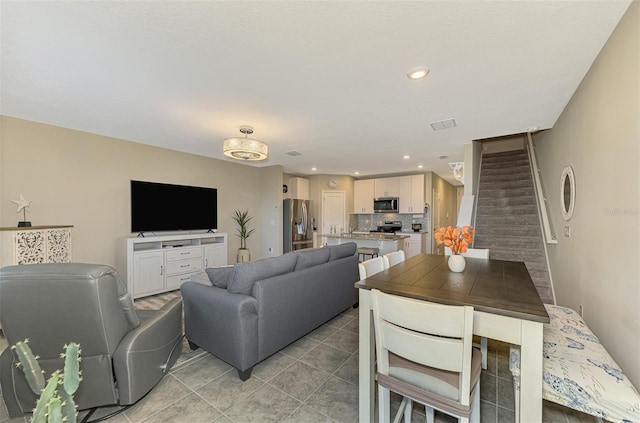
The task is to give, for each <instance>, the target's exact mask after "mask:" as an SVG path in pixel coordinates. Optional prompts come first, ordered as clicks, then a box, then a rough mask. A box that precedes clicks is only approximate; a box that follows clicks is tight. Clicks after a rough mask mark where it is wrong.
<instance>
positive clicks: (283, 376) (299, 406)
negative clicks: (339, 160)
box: [0, 293, 595, 423]
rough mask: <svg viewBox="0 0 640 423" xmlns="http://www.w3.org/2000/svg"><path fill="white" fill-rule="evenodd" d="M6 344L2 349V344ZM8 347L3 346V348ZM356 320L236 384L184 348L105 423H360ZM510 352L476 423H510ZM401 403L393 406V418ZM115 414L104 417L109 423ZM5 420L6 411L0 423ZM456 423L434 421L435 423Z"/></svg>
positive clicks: (492, 373)
mask: <svg viewBox="0 0 640 423" xmlns="http://www.w3.org/2000/svg"><path fill="white" fill-rule="evenodd" d="M175 295H176V294H175V293H174V294H163V295H162V296H156V297H150V298H147V299H144V300H138V301H136V307H137V308H157V307H159V306H160V305H161V304H163V303H164V302H165V301H167V300H168V299H169V298H171V297H172V296H175ZM2 343H3V344H2ZM5 346H6V341H4V338H0V348H4V347H5ZM357 347H358V312H357V310H356V309H350V310H347V311H345V312H344V313H343V314H341V315H339V316H338V317H336V318H334V319H333V320H331V321H330V322H328V323H327V324H325V325H323V326H321V327H320V328H318V329H316V330H315V331H313V332H311V333H309V334H308V335H307V336H305V337H303V338H301V339H300V340H298V341H297V342H295V343H293V344H291V345H289V346H288V347H287V348H285V349H283V350H282V351H280V352H278V353H276V354H274V355H273V356H271V357H270V358H268V359H267V360H265V361H263V362H262V363H260V364H258V365H257V366H256V367H255V368H254V370H253V374H252V376H251V378H250V379H249V380H248V381H246V382H240V380H239V379H238V376H237V372H236V370H235V369H233V368H232V367H231V366H229V365H228V364H226V363H224V362H223V361H221V360H219V359H217V358H215V357H213V356H211V355H210V354H208V353H206V352H204V351H202V350H196V351H191V350H189V348H188V345H187V344H186V343H185V344H184V345H183V351H184V352H183V354H182V356H181V357H180V359H179V361H178V363H176V365H175V366H174V367H173V368H172V369H171V371H170V372H169V374H168V375H167V376H166V377H165V378H164V379H163V380H162V381H161V382H160V383H159V384H158V386H156V387H155V388H154V389H153V390H152V391H151V392H150V393H149V394H148V395H147V396H146V397H145V398H143V399H142V400H141V401H139V403H138V404H136V405H135V406H134V407H132V408H130V409H128V410H126V411H125V412H124V413H121V414H119V415H117V416H115V417H113V418H110V419H108V420H106V421H108V422H110V423H138V422H145V423H156V422H189V423H209V422H216V423H226V422H237V423H240V422H291V423H293V422H296V423H304V422H313V423H315V422H332V423H335V422H344V423H352V422H356V421H357V420H358V386H357V384H358V352H357ZM507 357H508V345H506V344H502V343H492V342H490V343H489V356H488V358H489V360H488V369H487V370H485V371H483V373H482V379H481V401H482V402H481V421H482V422H483V423H507V422H513V421H514V411H513V409H514V403H513V385H512V383H511V377H510V374H509V369H508V362H507ZM399 402H400V399H399V398H398V397H397V396H393V398H392V403H393V406H392V412H395V409H396V408H397V407H398V404H399ZM414 409H415V412H414V413H413V418H412V421H415V422H418V421H424V419H425V417H424V408H422V407H421V406H415V407H414ZM115 410H116V409H115V408H110V409H106V410H101V412H100V414H98V413H97V414H96V416H101V415H106V414H108V413H109V412H112V411H115ZM94 418H95V416H94ZM543 418H544V422H545V423H587V422H589V423H591V422H594V421H595V420H594V419H593V418H592V417H590V416H587V415H584V414H581V413H578V412H574V411H572V410H569V409H567V408H565V407H561V406H558V405H555V404H552V403H546V402H545V405H544V417H543ZM23 421H25V419H23V418H19V419H9V418H8V416H7V412H6V409H5V407H4V402H3V406H2V407H1V410H0V422H23ZM455 421H456V420H455V419H453V418H452V417H450V416H446V415H443V414H436V422H437V423H450V422H455Z"/></svg>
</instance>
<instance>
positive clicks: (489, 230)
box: [474, 222, 541, 238]
mask: <svg viewBox="0 0 640 423" xmlns="http://www.w3.org/2000/svg"><path fill="white" fill-rule="evenodd" d="M474 229H475V230H476V238H478V237H483V238H484V237H487V236H491V235H499V236H507V235H506V234H509V235H508V236H512V237H518V236H537V237H540V236H541V234H540V228H539V227H538V225H536V226H533V225H528V226H523V225H500V226H497V225H486V224H483V223H481V222H479V223H477V224H476V226H475V227H474Z"/></svg>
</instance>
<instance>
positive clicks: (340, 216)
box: [321, 191, 347, 245]
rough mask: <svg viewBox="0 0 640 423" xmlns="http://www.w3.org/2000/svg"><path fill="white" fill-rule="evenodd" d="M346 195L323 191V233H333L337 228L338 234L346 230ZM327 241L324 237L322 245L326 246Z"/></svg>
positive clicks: (338, 192)
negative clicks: (333, 229) (332, 229)
mask: <svg viewBox="0 0 640 423" xmlns="http://www.w3.org/2000/svg"><path fill="white" fill-rule="evenodd" d="M345 199H346V193H345V191H322V205H321V207H322V211H321V215H322V222H321V224H322V226H321V228H322V233H323V234H329V233H331V228H332V227H333V228H335V231H336V233H340V231H341V230H344V228H345V224H346V213H347V209H346V201H345ZM326 244H327V239H326V238H325V237H322V240H321V245H326Z"/></svg>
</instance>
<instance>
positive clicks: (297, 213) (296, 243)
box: [282, 198, 313, 253]
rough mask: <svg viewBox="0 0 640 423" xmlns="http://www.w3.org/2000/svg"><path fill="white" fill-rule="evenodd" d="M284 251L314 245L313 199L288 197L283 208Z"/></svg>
mask: <svg viewBox="0 0 640 423" xmlns="http://www.w3.org/2000/svg"><path fill="white" fill-rule="evenodd" d="M282 216H283V219H284V222H283V225H282V226H283V228H284V242H283V244H282V245H283V248H284V252H285V253H288V252H289V251H293V250H302V249H303V248H311V247H313V228H312V223H311V221H312V219H311V201H310V200H296V199H291V198H287V199H285V200H284V206H283V208H282Z"/></svg>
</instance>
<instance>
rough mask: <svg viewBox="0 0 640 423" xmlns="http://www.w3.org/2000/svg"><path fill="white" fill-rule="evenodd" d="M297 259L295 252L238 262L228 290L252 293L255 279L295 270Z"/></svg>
mask: <svg viewBox="0 0 640 423" xmlns="http://www.w3.org/2000/svg"><path fill="white" fill-rule="evenodd" d="M296 259H297V257H296V255H295V254H284V255H281V256H280V257H269V258H265V259H261V260H256V261H248V262H244V263H237V264H236V265H235V266H234V269H235V271H234V274H233V278H232V279H231V281H230V282H229V286H228V287H227V290H228V291H229V292H231V293H234V294H245V295H251V291H252V290H253V283H254V282H255V281H259V280H262V279H267V278H270V277H273V276H278V275H282V274H284V273H289V272H293V269H294V267H295V265H296Z"/></svg>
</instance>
